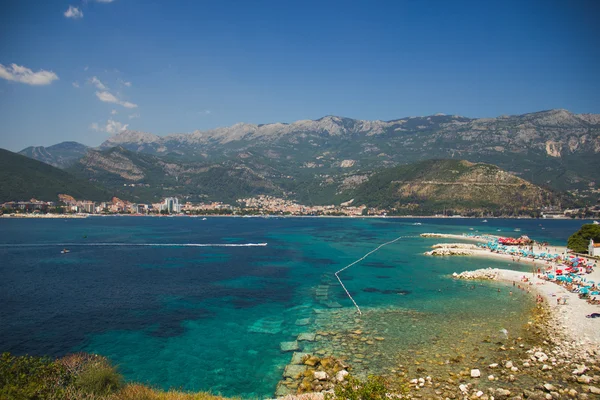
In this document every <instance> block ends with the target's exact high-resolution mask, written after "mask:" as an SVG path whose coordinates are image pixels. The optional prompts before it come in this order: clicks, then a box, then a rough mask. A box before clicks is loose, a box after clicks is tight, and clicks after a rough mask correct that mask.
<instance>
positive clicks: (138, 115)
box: [129, 113, 141, 119]
mask: <svg viewBox="0 0 600 400" xmlns="http://www.w3.org/2000/svg"><path fill="white" fill-rule="evenodd" d="M139 117H141V115H140V114H139V113H135V114H131V115H130V116H129V119H134V118H139Z"/></svg>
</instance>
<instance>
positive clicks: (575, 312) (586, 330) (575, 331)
mask: <svg viewBox="0 0 600 400" xmlns="http://www.w3.org/2000/svg"><path fill="white" fill-rule="evenodd" d="M422 236H425V237H432V238H451V239H463V240H474V241H485V242H487V240H486V239H483V238H469V237H466V236H462V235H450V234H427V235H422ZM440 245H443V244H440ZM534 251H536V252H544V251H545V252H548V253H551V254H563V253H564V252H565V251H566V248H565V247H561V246H548V247H547V248H546V247H541V246H534ZM469 253H470V254H469V256H475V257H484V258H493V259H496V260H502V261H506V262H507V263H509V264H512V263H517V262H518V263H528V264H531V267H532V272H520V271H514V270H510V269H499V268H494V269H491V270H492V271H494V272H496V273H498V279H499V280H502V281H505V282H511V283H512V282H514V283H515V285H520V286H521V287H522V288H523V287H525V288H528V289H530V290H531V291H532V292H534V293H537V294H540V295H542V296H543V297H544V299H545V300H546V302H547V303H548V305H549V307H550V310H551V311H552V314H553V316H554V317H555V319H556V324H557V325H558V326H557V327H558V328H561V329H562V330H563V332H564V333H565V334H566V335H568V336H569V337H570V338H572V339H573V341H575V342H578V343H580V344H592V345H594V346H600V318H586V315H589V314H592V313H600V306H599V305H592V304H589V303H588V302H587V301H586V300H585V299H580V298H579V295H578V294H577V293H571V292H569V291H568V290H567V289H566V288H564V287H563V286H561V285H558V284H556V283H554V282H550V281H547V280H545V279H541V278H539V277H538V275H537V273H536V272H537V270H538V269H540V270H541V271H542V272H543V271H545V270H546V269H547V268H549V267H551V268H557V269H561V268H563V266H561V265H559V264H557V263H554V262H549V261H545V260H535V259H532V258H523V257H517V256H513V255H510V254H503V253H496V252H492V251H490V250H488V249H469ZM458 272H462V271H458ZM583 277H584V278H585V279H586V280H588V281H589V280H592V281H594V282H596V283H600V268H595V269H594V271H593V272H592V273H591V274H586V275H583ZM523 278H527V279H528V282H523ZM515 290H519V289H518V288H516V289H515ZM599 297H600V296H599ZM559 298H560V299H561V301H560V304H558V301H557V300H558V299H559ZM564 298H566V299H567V301H566V304H562V303H563V301H562V299H564Z"/></svg>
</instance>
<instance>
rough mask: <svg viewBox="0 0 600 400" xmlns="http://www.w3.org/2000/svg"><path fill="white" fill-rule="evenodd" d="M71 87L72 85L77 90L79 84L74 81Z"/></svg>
mask: <svg viewBox="0 0 600 400" xmlns="http://www.w3.org/2000/svg"><path fill="white" fill-rule="evenodd" d="M71 85H73V87H74V88H77V89H79V82H77V81H75V82H73V83H71Z"/></svg>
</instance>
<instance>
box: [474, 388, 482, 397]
mask: <svg viewBox="0 0 600 400" xmlns="http://www.w3.org/2000/svg"><path fill="white" fill-rule="evenodd" d="M475 396H477V397H481V396H483V392H482V391H481V390H480V391H479V392H477V393H475Z"/></svg>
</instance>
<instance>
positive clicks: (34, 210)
mask: <svg viewBox="0 0 600 400" xmlns="http://www.w3.org/2000/svg"><path fill="white" fill-rule="evenodd" d="M393 211H394V210H388V209H385V208H377V207H367V206H366V205H356V204H354V201H353V200H349V201H347V202H344V203H341V204H340V205H334V204H329V205H303V204H299V203H297V202H295V201H293V200H288V199H282V198H279V197H274V196H267V195H259V196H256V197H248V198H241V199H238V200H237V201H236V204H233V205H232V204H227V203H223V202H219V201H212V202H199V203H194V202H189V201H187V202H185V203H183V202H181V201H180V199H179V198H177V197H166V198H164V199H163V200H162V201H160V202H157V203H134V202H130V201H127V200H122V199H120V198H118V197H113V198H112V199H111V201H105V202H95V201H91V200H78V199H75V198H74V197H73V196H70V195H68V194H59V195H58V201H56V202H53V201H42V200H37V199H34V198H32V199H30V200H28V201H9V202H5V203H2V204H0V215H2V216H4V217H28V216H29V217H36V216H37V217H42V216H46V217H53V216H67V215H69V216H79V217H86V216H89V215H135V216H142V215H148V216H152V215H157V216H158V215H189V216H193V215H282V216H283V215H286V216H348V217H358V216H375V217H377V216H379V217H387V216H391V215H394V214H393ZM405 216H410V215H405ZM431 216H432V217H452V216H454V217H460V216H461V215H460V214H457V215H454V214H451V213H446V212H444V213H442V214H439V215H438V214H436V215H431ZM469 216H473V215H469ZM478 216H479V215H476V217H478ZM481 216H482V217H484V216H487V215H481ZM532 216H533V215H532ZM537 216H538V217H540V218H545V219H566V218H586V217H587V218H590V217H591V218H599V217H600V206H596V207H593V208H585V209H583V208H575V209H564V210H563V209H559V208H556V207H548V208H546V209H542V210H540V212H539V214H537ZM490 217H491V215H490Z"/></svg>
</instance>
